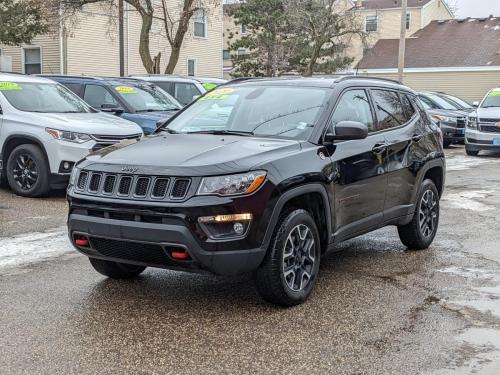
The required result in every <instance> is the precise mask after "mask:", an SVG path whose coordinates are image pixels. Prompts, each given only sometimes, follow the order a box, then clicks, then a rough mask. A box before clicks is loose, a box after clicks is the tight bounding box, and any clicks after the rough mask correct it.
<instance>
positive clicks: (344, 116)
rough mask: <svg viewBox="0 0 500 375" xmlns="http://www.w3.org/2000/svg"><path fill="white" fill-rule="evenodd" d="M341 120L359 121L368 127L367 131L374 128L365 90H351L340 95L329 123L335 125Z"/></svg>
mask: <svg viewBox="0 0 500 375" xmlns="http://www.w3.org/2000/svg"><path fill="white" fill-rule="evenodd" d="M341 121H356V122H361V123H362V124H365V125H366V126H367V127H368V131H374V130H375V127H374V123H373V115H372V111H371V107H370V101H369V100H368V95H366V91H365V90H351V91H348V92H346V93H345V94H344V95H342V98H341V99H340V101H339V103H338V104H337V107H336V108H335V112H334V113H333V116H332V120H331V124H332V126H335V125H336V124H338V123H339V122H341Z"/></svg>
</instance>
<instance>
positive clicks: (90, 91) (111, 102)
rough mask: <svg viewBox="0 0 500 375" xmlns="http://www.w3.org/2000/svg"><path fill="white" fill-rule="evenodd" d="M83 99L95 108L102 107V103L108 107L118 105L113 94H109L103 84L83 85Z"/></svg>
mask: <svg viewBox="0 0 500 375" xmlns="http://www.w3.org/2000/svg"><path fill="white" fill-rule="evenodd" d="M83 100H85V101H86V102H87V103H88V104H90V105H91V106H92V107H94V108H97V109H101V108H103V105H105V106H106V105H107V106H110V107H111V106H118V103H117V101H116V100H115V98H113V95H111V93H110V92H109V91H108V90H107V89H106V88H105V87H104V86H99V85H87V86H85V94H84V96H83Z"/></svg>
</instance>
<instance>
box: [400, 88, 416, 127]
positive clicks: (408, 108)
mask: <svg viewBox="0 0 500 375" xmlns="http://www.w3.org/2000/svg"><path fill="white" fill-rule="evenodd" d="M401 101H402V102H403V108H404V110H405V116H406V121H405V122H408V121H410V119H411V118H412V117H413V114H414V113H415V108H413V105H412V104H411V101H410V99H409V98H408V96H407V95H406V94H401Z"/></svg>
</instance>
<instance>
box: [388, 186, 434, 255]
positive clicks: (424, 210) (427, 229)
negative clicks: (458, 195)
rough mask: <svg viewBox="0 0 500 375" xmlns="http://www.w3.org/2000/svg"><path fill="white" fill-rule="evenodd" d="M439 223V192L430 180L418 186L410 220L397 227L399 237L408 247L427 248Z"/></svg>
mask: <svg viewBox="0 0 500 375" xmlns="http://www.w3.org/2000/svg"><path fill="white" fill-rule="evenodd" d="M438 224H439V193H438V191H437V188H436V185H435V184H434V182H433V181H432V180H425V181H424V182H422V185H421V186H420V192H419V195H418V199H417V205H416V208H415V214H414V215H413V219H412V221H411V222H410V223H409V224H407V225H403V226H399V227H398V233H399V238H400V240H401V242H402V243H403V244H404V245H405V246H406V247H408V248H410V249H414V250H422V249H427V248H428V247H429V246H430V244H431V243H432V241H433V240H434V237H435V236H436V233H437V229H438Z"/></svg>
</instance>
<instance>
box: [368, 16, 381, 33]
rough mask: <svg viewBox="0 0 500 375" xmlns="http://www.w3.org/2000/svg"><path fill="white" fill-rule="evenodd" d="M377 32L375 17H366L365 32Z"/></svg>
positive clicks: (376, 18) (376, 19)
mask: <svg viewBox="0 0 500 375" xmlns="http://www.w3.org/2000/svg"><path fill="white" fill-rule="evenodd" d="M377 30H378V17H377V16H367V17H366V18H365V31H366V32H367V33H370V32H374V31H377Z"/></svg>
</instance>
